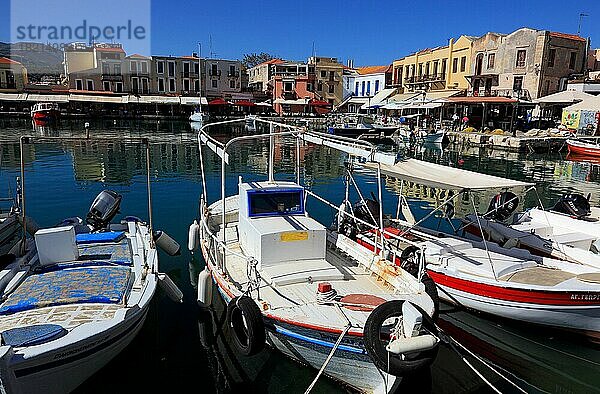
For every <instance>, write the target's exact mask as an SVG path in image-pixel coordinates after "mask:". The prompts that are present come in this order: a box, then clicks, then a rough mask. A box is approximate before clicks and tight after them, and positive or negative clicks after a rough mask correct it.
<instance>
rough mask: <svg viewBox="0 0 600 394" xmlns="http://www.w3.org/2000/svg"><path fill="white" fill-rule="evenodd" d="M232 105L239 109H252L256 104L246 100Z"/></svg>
mask: <svg viewBox="0 0 600 394" xmlns="http://www.w3.org/2000/svg"><path fill="white" fill-rule="evenodd" d="M233 105H239V106H241V107H254V106H255V105H256V104H254V103H253V102H252V101H248V100H239V101H236V102H234V103H233Z"/></svg>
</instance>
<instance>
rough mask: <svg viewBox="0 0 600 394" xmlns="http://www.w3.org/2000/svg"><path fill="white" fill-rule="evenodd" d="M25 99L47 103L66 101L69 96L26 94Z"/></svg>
mask: <svg viewBox="0 0 600 394" xmlns="http://www.w3.org/2000/svg"><path fill="white" fill-rule="evenodd" d="M27 101H36V102H37V101H43V102H48V103H68V102H69V96H68V95H66V94H33V93H29V94H27Z"/></svg>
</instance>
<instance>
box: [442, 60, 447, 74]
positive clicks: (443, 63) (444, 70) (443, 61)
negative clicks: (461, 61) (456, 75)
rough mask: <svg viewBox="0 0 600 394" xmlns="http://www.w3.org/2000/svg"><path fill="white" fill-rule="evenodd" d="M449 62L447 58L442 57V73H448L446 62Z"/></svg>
mask: <svg viewBox="0 0 600 394" xmlns="http://www.w3.org/2000/svg"><path fill="white" fill-rule="evenodd" d="M447 63H448V61H447V59H442V75H446V64H447Z"/></svg>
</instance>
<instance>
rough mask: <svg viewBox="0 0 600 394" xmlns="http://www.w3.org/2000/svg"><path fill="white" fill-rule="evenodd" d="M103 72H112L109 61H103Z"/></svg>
mask: <svg viewBox="0 0 600 394" xmlns="http://www.w3.org/2000/svg"><path fill="white" fill-rule="evenodd" d="M102 74H110V66H109V65H108V63H102Z"/></svg>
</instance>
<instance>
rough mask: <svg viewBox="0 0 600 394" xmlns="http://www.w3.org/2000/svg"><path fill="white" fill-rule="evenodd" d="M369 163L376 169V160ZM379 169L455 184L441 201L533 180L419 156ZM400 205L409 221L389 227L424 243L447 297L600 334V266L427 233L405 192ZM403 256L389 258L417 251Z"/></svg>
mask: <svg viewBox="0 0 600 394" xmlns="http://www.w3.org/2000/svg"><path fill="white" fill-rule="evenodd" d="M364 166H365V167H367V168H371V169H376V168H377V167H375V166H374V165H373V164H370V163H366V164H365V165H364ZM379 171H381V172H382V173H383V174H385V175H387V176H390V177H393V178H396V179H400V180H401V181H402V182H415V183H418V184H421V185H425V186H428V187H432V188H442V189H447V190H455V191H456V193H455V194H452V195H451V197H450V198H449V199H448V200H447V201H444V202H443V203H442V204H440V207H444V206H447V203H448V202H451V201H453V200H455V199H459V198H472V193H471V192H473V191H478V190H479V191H482V190H489V189H492V188H495V189H505V188H519V187H528V186H531V185H530V184H528V183H525V182H518V181H512V180H510V179H505V178H499V177H494V176H490V175H483V174H477V173H475V172H471V171H465V170H460V169H456V168H450V167H445V166H441V165H438V164H433V163H427V162H422V161H420V160H415V159H409V160H406V161H401V162H399V163H396V164H394V165H387V164H379ZM399 204H400V205H401V206H399V207H398V212H400V211H402V212H403V213H404V216H405V218H407V219H408V221H402V220H400V219H396V220H393V221H392V222H393V225H392V227H391V228H388V229H387V230H388V232H394V228H396V230H395V231H396V233H399V234H405V235H411V236H413V237H414V239H415V241H416V240H420V241H421V242H423V246H424V251H425V252H424V253H425V255H424V258H425V260H426V264H427V272H428V274H429V275H430V276H431V278H432V279H433V280H434V281H435V282H436V284H437V285H438V287H439V289H440V290H441V291H440V298H442V299H445V300H446V301H448V302H452V303H456V304H459V305H462V306H464V307H467V308H469V309H473V310H478V311H482V312H486V313H490V314H494V315H497V316H501V317H505V318H510V319H516V320H520V321H523V322H529V323H535V324H542V325H547V326H552V327H558V328H561V329H567V330H572V331H576V332H578V333H581V334H584V335H587V336H589V337H591V338H593V339H598V338H600V270H599V269H598V268H594V267H591V266H588V265H583V264H579V263H572V262H568V261H564V260H558V259H551V258H543V257H538V256H533V255H531V254H530V253H529V252H528V251H526V250H522V249H518V248H512V249H505V248H502V247H500V246H498V245H497V244H494V243H489V242H487V241H485V240H484V241H483V242H475V241H469V240H466V239H464V238H461V237H458V236H449V235H448V234H443V233H439V232H435V231H427V230H426V229H423V228H422V227H420V226H419V225H420V222H416V221H415V220H414V217H413V216H412V213H410V212H409V209H408V207H407V204H406V200H405V199H403V198H402V196H401V198H400V199H399ZM473 205H474V206H475V203H474V202H473ZM362 235H363V237H364V238H363V239H364V240H365V241H363V244H365V243H368V240H369V239H372V238H373V234H372V233H363V234H362ZM371 243H372V241H371ZM390 244H393V243H390ZM365 246H367V247H368V245H365ZM371 247H372V246H371ZM398 254H399V253H398ZM398 254H394V255H393V257H388V259H390V260H391V261H395V262H397V264H399V265H400V266H405V267H407V264H408V265H411V264H412V265H414V263H413V262H414V257H412V256H410V255H405V256H404V258H403V256H400V258H398V257H397V255H398ZM407 269H408V267H407ZM408 270H409V271H410V269H408Z"/></svg>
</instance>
